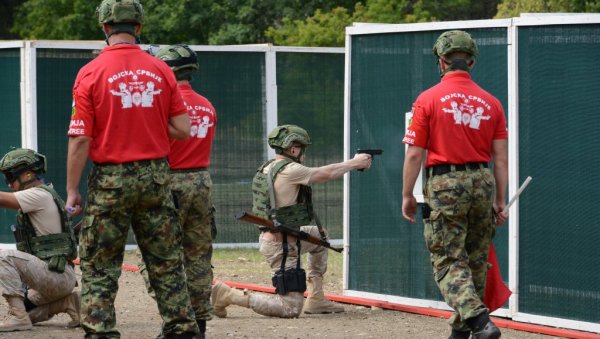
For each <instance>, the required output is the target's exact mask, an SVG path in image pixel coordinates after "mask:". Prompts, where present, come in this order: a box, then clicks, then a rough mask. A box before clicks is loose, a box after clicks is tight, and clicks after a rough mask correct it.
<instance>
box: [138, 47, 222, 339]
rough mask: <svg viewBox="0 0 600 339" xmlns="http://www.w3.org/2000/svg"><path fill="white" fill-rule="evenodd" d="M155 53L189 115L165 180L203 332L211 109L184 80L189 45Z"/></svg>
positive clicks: (190, 63)
mask: <svg viewBox="0 0 600 339" xmlns="http://www.w3.org/2000/svg"><path fill="white" fill-rule="evenodd" d="M155 56H156V57H157V58H158V59H161V60H164V61H165V62H166V63H167V65H169V67H171V69H172V70H173V72H175V77H176V78H177V86H178V87H179V90H180V92H181V96H182V97H183V101H184V103H185V105H186V107H187V112H188V115H189V117H190V123H191V131H190V137H189V138H188V139H186V140H171V151H170V152H169V156H168V158H169V164H170V167H171V170H170V174H169V176H170V184H169V186H170V187H171V191H172V193H173V198H174V199H175V207H176V208H177V213H178V215H179V221H180V223H181V227H182V229H183V241H182V247H183V256H184V262H185V273H186V279H187V285H188V291H189V293H190V297H191V299H192V307H193V308H194V313H195V314H196V322H197V323H198V327H199V328H200V333H205V332H206V321H207V320H211V319H212V314H213V307H212V304H211V303H210V295H211V290H212V285H211V283H212V279H213V271H212V267H211V259H212V249H213V247H212V242H213V238H214V237H215V236H216V232H217V229H216V225H215V219H214V217H215V216H214V212H215V208H214V206H213V203H212V195H211V188H212V180H211V177H210V173H209V172H208V166H209V165H210V153H211V147H212V141H213V138H214V136H215V128H216V125H217V114H216V111H215V108H214V107H213V105H212V104H211V103H210V101H208V99H206V98H205V97H203V96H202V95H200V94H198V93H196V92H195V91H194V90H193V89H192V86H191V85H190V81H191V80H192V75H193V73H194V72H196V71H197V70H198V57H197V56H196V53H195V52H194V51H193V50H191V49H190V48H189V47H188V46H186V45H172V46H166V47H163V48H161V49H159V50H158V51H157V52H156V54H155ZM139 266H140V272H141V273H142V275H143V277H144V281H145V282H146V287H147V288H148V292H149V293H150V295H152V296H153V297H155V294H154V291H153V288H152V286H150V284H149V281H148V274H147V270H146V266H145V265H144V263H143V261H141V262H140V265H139ZM158 338H161V336H159V337H158Z"/></svg>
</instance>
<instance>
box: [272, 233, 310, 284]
mask: <svg viewBox="0 0 600 339" xmlns="http://www.w3.org/2000/svg"><path fill="white" fill-rule="evenodd" d="M282 246H283V258H282V259H281V267H280V268H279V271H277V272H275V275H274V276H273V277H272V278H271V280H272V282H273V286H274V287H275V293H277V294H281V295H284V294H287V293H288V292H301V293H304V291H306V272H305V271H304V270H303V269H302V267H301V265H300V257H301V253H302V252H301V251H300V250H301V248H300V239H298V240H296V246H297V247H298V261H297V262H296V268H290V269H288V270H286V269H285V261H286V260H287V256H288V252H289V251H288V242H287V236H284V237H283V242H282Z"/></svg>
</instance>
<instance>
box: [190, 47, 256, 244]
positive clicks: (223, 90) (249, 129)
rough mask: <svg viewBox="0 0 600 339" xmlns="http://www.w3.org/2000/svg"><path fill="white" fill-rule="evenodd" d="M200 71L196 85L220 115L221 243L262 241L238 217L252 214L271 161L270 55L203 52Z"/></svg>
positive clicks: (214, 162) (215, 171) (214, 159)
mask: <svg viewBox="0 0 600 339" xmlns="http://www.w3.org/2000/svg"><path fill="white" fill-rule="evenodd" d="M198 58H199V62H200V69H199V73H198V74H197V76H196V77H195V79H194V81H193V82H192V85H193V87H194V89H195V90H196V91H197V92H198V93H200V94H202V95H204V96H205V97H206V98H208V99H209V100H210V102H211V103H212V104H213V106H214V107H215V109H216V111H217V130H216V134H215V139H214V142H213V151H212V154H211V169H210V173H211V176H212V181H213V185H214V186H213V190H212V192H213V200H214V204H215V206H216V208H217V214H216V222H217V228H218V235H217V238H216V241H215V242H217V243H239V242H242V243H247V242H253V243H254V242H257V241H258V234H259V232H258V228H257V227H256V226H254V225H252V224H248V223H245V222H240V221H237V220H236V219H235V214H236V213H238V212H239V211H240V210H242V209H244V210H246V211H251V210H252V178H253V177H254V173H255V171H256V169H257V168H258V166H260V164H261V163H262V162H263V161H264V160H265V159H266V150H265V146H264V144H265V141H264V139H265V135H266V133H265V131H264V127H263V126H264V124H265V122H264V120H263V117H264V116H265V114H266V112H265V92H264V88H265V78H264V72H265V54H264V53H247V52H237V53H234V52H198Z"/></svg>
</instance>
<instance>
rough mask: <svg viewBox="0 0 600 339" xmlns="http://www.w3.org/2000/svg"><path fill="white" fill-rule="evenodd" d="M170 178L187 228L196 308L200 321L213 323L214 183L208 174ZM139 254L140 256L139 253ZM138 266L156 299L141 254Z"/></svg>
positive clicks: (187, 268)
mask: <svg viewBox="0 0 600 339" xmlns="http://www.w3.org/2000/svg"><path fill="white" fill-rule="evenodd" d="M170 179H171V180H170V187H171V191H172V194H173V199H174V202H175V207H176V208H177V214H178V215H179V222H180V224H181V226H182V229H183V242H182V248H183V261H184V267H185V275H186V279H187V286H188V291H189V294H190V298H191V301H192V307H193V308H194V313H195V314H196V320H211V319H212V312H213V309H212V304H211V303H210V294H211V291H212V288H211V284H212V279H213V271H212V267H211V259H212V252H213V247H212V241H213V236H214V235H215V233H216V229H215V224H214V211H215V209H214V206H213V203H212V197H211V187H212V180H211V178H210V174H209V172H208V171H193V172H186V171H172V172H171V174H170ZM137 252H138V253H140V252H139V250H138V251H137ZM138 265H139V267H140V272H141V273H142V276H143V277H144V281H145V282H146V288H147V289H148V293H149V294H150V295H151V296H152V297H153V298H154V297H155V294H154V290H153V289H152V286H151V285H150V284H149V280H148V271H147V269H146V265H145V264H144V261H143V260H142V259H141V256H139V255H138Z"/></svg>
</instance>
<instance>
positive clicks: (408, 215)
mask: <svg viewBox="0 0 600 339" xmlns="http://www.w3.org/2000/svg"><path fill="white" fill-rule="evenodd" d="M423 151H424V149H423V148H421V147H418V146H408V149H407V150H406V154H405V156H404V169H403V172H402V216H403V217H404V219H406V220H408V221H410V222H412V223H414V222H416V219H415V214H416V213H417V199H415V196H414V194H413V190H414V188H415V183H416V182H417V178H418V177H419V172H420V171H421V164H422V163H423Z"/></svg>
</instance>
